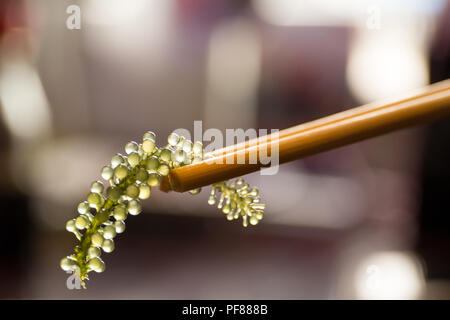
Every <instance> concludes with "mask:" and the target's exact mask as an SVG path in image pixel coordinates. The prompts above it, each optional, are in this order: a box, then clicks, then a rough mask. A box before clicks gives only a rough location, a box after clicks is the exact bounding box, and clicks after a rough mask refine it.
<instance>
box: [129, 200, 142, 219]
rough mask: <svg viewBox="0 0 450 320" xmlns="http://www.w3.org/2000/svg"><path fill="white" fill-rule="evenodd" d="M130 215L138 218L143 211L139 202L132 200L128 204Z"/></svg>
mask: <svg viewBox="0 0 450 320" xmlns="http://www.w3.org/2000/svg"><path fill="white" fill-rule="evenodd" d="M127 210H128V213H129V214H131V215H133V216H137V215H138V214H139V213H141V211H142V206H141V203H140V202H139V201H138V200H130V201H129V202H128V204H127Z"/></svg>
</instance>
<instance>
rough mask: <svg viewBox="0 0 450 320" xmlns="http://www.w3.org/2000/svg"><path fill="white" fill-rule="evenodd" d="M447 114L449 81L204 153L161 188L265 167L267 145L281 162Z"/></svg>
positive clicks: (184, 186)
mask: <svg viewBox="0 0 450 320" xmlns="http://www.w3.org/2000/svg"><path fill="white" fill-rule="evenodd" d="M447 114H450V79H447V80H445V81H441V82H438V83H435V84H433V85H430V86H428V87H425V88H421V89H420V90H417V91H416V92H414V93H413V94H409V95H406V96H404V97H400V98H396V99H391V100H390V101H383V102H376V103H370V104H367V105H363V106H361V107H357V108H353V109H349V110H346V111H343V112H339V113H336V114H333V115H330V116H327V117H324V118H320V119H318V120H314V121H311V122H307V123H304V124H300V125H297V126H294V127H291V128H287V129H284V130H281V131H279V135H278V138H276V137H275V135H271V134H269V135H267V136H263V137H259V138H256V139H252V140H249V141H247V142H243V143H239V144H236V145H233V146H229V147H225V148H223V149H220V150H216V151H214V152H211V153H208V154H206V155H205V160H204V161H202V162H199V163H196V164H191V165H188V166H184V167H179V168H176V169H173V170H172V171H171V172H170V174H169V176H168V177H167V178H165V179H163V182H162V183H161V190H163V191H169V190H174V191H177V192H184V191H188V190H192V189H195V188H198V187H202V186H207V185H210V184H212V183H215V182H219V181H223V180H227V179H231V178H234V177H239V176H242V175H245V174H248V173H251V172H254V171H257V170H259V169H260V168H261V167H265V165H263V164H262V163H261V161H260V160H262V159H261V158H260V152H259V151H260V150H267V154H268V156H269V157H270V156H271V155H272V143H276V142H277V141H278V154H279V163H280V164H282V163H286V162H289V161H293V160H296V159H300V158H303V157H306V156H310V155H313V154H317V153H320V152H324V151H328V150H331V149H335V148H338V147H341V146H344V145H348V144H351V143H354V142H357V141H361V140H364V139H367V138H371V137H375V136H378V135H382V134H385V133H388V132H391V131H394V130H398V129H402V128H405V127H409V126H412V125H415V124H419V123H423V122H427V121H430V120H433V119H437V118H441V117H443V116H446V115H447ZM273 146H274V147H275V145H273ZM255 151H256V155H257V163H256V164H250V163H249V156H250V154H251V152H255ZM274 152H276V148H274ZM238 157H245V163H242V164H239V163H238V162H237V160H238V159H239V158H238ZM231 162H232V163H231Z"/></svg>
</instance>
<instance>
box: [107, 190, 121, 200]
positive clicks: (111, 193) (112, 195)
mask: <svg viewBox="0 0 450 320" xmlns="http://www.w3.org/2000/svg"><path fill="white" fill-rule="evenodd" d="M121 195H122V189H121V188H119V187H108V189H106V196H107V197H108V199H110V200H112V201H114V202H116V201H119V199H120V196H121Z"/></svg>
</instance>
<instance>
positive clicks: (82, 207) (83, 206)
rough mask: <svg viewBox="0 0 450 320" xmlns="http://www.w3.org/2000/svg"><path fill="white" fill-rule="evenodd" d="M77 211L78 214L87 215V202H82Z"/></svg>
mask: <svg viewBox="0 0 450 320" xmlns="http://www.w3.org/2000/svg"><path fill="white" fill-rule="evenodd" d="M77 211H78V213H79V214H87V213H89V203H88V202H87V201H82V202H80V203H79V204H78V207H77Z"/></svg>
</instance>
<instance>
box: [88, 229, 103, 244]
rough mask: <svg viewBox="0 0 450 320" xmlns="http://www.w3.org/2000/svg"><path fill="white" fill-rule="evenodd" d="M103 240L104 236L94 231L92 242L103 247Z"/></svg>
mask: <svg viewBox="0 0 450 320" xmlns="http://www.w3.org/2000/svg"><path fill="white" fill-rule="evenodd" d="M103 241H104V239H103V236H102V235H101V234H100V233H99V232H96V233H94V234H93V235H92V237H91V242H92V244H93V245H94V246H95V247H101V246H102V244H103Z"/></svg>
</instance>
